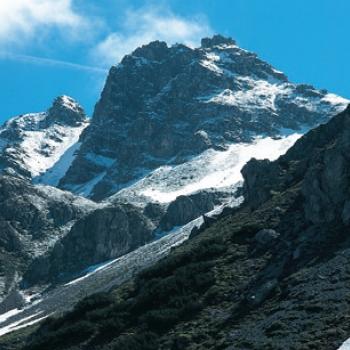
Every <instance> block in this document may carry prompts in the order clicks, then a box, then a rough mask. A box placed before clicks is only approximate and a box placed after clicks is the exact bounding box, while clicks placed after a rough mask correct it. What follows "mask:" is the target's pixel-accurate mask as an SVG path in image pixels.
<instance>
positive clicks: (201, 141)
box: [60, 35, 347, 199]
mask: <svg viewBox="0 0 350 350" xmlns="http://www.w3.org/2000/svg"><path fill="white" fill-rule="evenodd" d="M345 103H347V101H346V100H345V99H341V98H338V97H337V96H335V95H332V94H329V93H328V92H327V91H324V90H317V89H315V88H313V87H312V86H309V85H298V84H293V83H292V82H289V81H288V78H287V77H286V75H284V74H283V73H282V72H280V71H278V70H276V69H275V68H274V67H272V66H271V65H270V64H268V63H267V62H264V61H263V60H261V59H260V58H259V57H258V56H257V55H256V54H254V53H251V52H249V51H247V50H244V49H241V48H240V47H238V46H237V45H236V43H235V41H234V40H233V39H231V38H225V37H223V36H221V35H214V36H213V37H212V38H204V39H203V40H202V47H199V48H194V49H193V48H189V47H186V46H185V45H181V44H176V45H173V46H168V45H167V44H166V43H165V42H161V41H154V42H151V43H149V44H147V45H144V46H142V47H140V48H138V49H136V50H135V51H134V52H133V53H132V54H130V55H127V56H125V57H124V59H123V60H122V61H121V64H120V65H118V66H115V67H113V68H112V69H111V70H110V74H109V76H108V79H107V82H106V85H105V88H104V90H103V92H102V95H101V99H100V101H99V102H98V103H97V105H96V108H95V112H94V115H93V117H92V120H91V127H90V128H89V129H88V130H87V131H86V132H85V133H84V142H83V144H82V146H81V148H80V150H79V153H78V156H77V157H76V158H75V160H74V162H73V164H72V166H71V167H70V169H69V170H68V172H67V173H66V176H65V177H64V178H63V179H62V180H61V182H60V186H61V187H62V188H64V189H68V190H71V191H73V192H76V193H81V194H84V195H88V196H92V197H93V198H95V199H101V198H105V197H107V196H109V195H112V194H114V193H116V192H118V190H120V189H122V188H124V187H126V186H128V184H130V181H135V180H137V179H141V178H142V177H143V176H144V175H145V174H148V173H150V172H152V171H154V170H155V169H157V168H158V167H160V166H162V165H176V164H180V163H183V162H186V159H188V158H189V157H193V156H197V155H199V154H201V153H202V152H204V151H206V150H208V149H214V150H219V149H221V150H223V149H227V147H228V146H229V145H230V144H233V143H242V142H248V143H250V142H252V141H253V140H254V139H255V138H256V137H259V136H271V137H276V136H280V135H281V134H283V133H285V132H291V131H293V130H294V131H301V130H305V129H307V128H311V127H314V126H316V125H318V124H319V123H321V122H325V121H327V120H328V119H329V118H330V117H331V116H332V115H334V114H336V113H337V112H338V111H340V110H342V109H343V108H344V107H345ZM288 130H289V131H288Z"/></svg>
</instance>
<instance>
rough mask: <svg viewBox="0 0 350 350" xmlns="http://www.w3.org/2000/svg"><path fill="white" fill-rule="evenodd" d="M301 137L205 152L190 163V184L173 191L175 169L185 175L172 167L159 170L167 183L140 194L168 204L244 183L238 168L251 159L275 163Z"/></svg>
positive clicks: (259, 140) (264, 141) (177, 167)
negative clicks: (184, 197) (205, 190)
mask: <svg viewBox="0 0 350 350" xmlns="http://www.w3.org/2000/svg"><path fill="white" fill-rule="evenodd" d="M301 136H302V134H299V133H295V134H292V135H289V136H287V137H284V138H281V139H278V140H276V139H272V138H270V137H267V138H258V139H255V140H254V141H253V142H252V143H251V144H246V143H239V144H232V145H230V146H229V147H228V149H227V150H226V151H214V150H208V151H206V152H204V153H203V154H201V155H200V156H198V157H196V158H195V159H194V160H193V161H191V163H192V165H193V170H194V169H195V172H193V171H192V172H191V173H190V174H191V176H192V177H193V181H191V182H189V183H187V184H185V185H184V186H178V188H176V189H175V190H173V188H171V182H170V181H173V179H174V178H173V177H172V176H171V175H173V174H174V173H175V172H176V170H179V171H178V173H179V174H182V175H183V174H184V172H183V171H181V170H180V168H181V167H183V165H182V164H181V165H179V166H176V167H173V168H170V167H162V170H163V171H165V172H168V175H170V176H169V178H168V179H167V181H165V183H164V182H163V183H158V184H156V183H153V184H152V183H151V184H150V185H149V186H147V185H146V186H145V187H143V189H142V190H141V194H142V195H144V196H146V197H150V198H151V199H152V200H154V201H157V202H160V203H169V202H172V201H174V200H175V199H176V197H178V196H180V195H189V194H191V193H194V192H197V191H200V190H204V189H211V188H216V189H220V188H227V187H230V186H234V185H235V184H237V183H238V182H240V181H242V180H243V178H242V174H241V169H242V167H243V166H244V165H245V164H246V163H247V162H248V161H249V160H250V159H251V158H253V157H254V158H256V159H265V158H267V159H270V160H275V159H277V158H278V157H279V156H280V155H281V154H283V153H285V152H286V151H287V150H288V149H289V148H290V147H291V146H292V145H293V144H294V143H295V141H296V140H298V139H299V138H300V137H301ZM158 171H159V170H158ZM163 180H164V178H163ZM169 185H170V186H169ZM172 185H173V184H172Z"/></svg>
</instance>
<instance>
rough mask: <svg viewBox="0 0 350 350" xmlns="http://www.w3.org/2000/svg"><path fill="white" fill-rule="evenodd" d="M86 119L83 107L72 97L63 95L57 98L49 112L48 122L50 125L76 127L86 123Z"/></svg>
mask: <svg viewBox="0 0 350 350" xmlns="http://www.w3.org/2000/svg"><path fill="white" fill-rule="evenodd" d="M86 118H87V116H86V114H85V111H84V109H83V107H82V106H81V105H80V104H79V103H78V102H76V101H75V100H74V99H73V98H72V97H69V96H65V95H63V96H59V97H56V98H55V100H54V101H53V104H52V106H51V107H50V109H49V110H48V111H47V117H46V120H47V122H48V124H52V123H60V124H64V125H70V126H75V125H78V124H80V123H82V122H85V121H86Z"/></svg>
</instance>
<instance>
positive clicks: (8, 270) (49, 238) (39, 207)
mask: <svg viewBox="0 0 350 350" xmlns="http://www.w3.org/2000/svg"><path fill="white" fill-rule="evenodd" d="M96 207H97V206H96V204H95V203H93V202H91V201H89V200H86V199H83V198H79V197H76V196H74V195H72V194H69V193H65V192H62V191H60V190H58V189H54V188H50V187H39V186H33V185H32V184H30V183H29V182H28V181H26V180H23V179H19V178H18V177H13V176H8V175H3V176H1V177H0V301H1V300H2V299H3V298H4V297H5V296H6V294H7V293H8V292H9V291H10V290H12V289H13V288H14V287H15V286H16V285H17V284H18V282H19V281H20V279H21V276H22V275H23V273H24V271H25V270H26V269H27V267H28V266H29V265H30V263H31V262H32V261H33V260H35V259H36V257H38V256H40V255H42V254H44V253H45V252H47V251H48V250H49V249H50V247H52V246H53V245H54V244H55V242H57V241H58V240H59V239H61V238H62V237H64V235H66V234H67V232H68V231H69V229H70V227H71V226H72V225H73V223H74V222H75V221H76V220H78V219H79V218H81V217H83V216H84V215H86V214H87V213H88V212H89V211H91V210H93V209H95V208H96Z"/></svg>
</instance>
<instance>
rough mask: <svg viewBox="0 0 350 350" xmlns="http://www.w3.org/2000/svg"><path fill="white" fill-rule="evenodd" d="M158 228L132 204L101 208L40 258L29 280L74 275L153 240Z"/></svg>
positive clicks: (78, 223)
mask: <svg viewBox="0 0 350 350" xmlns="http://www.w3.org/2000/svg"><path fill="white" fill-rule="evenodd" d="M154 228H155V227H154V225H153V224H152V222H151V221H150V220H149V219H147V218H146V217H145V216H144V215H143V214H142V212H141V211H140V210H139V209H137V208H135V207H133V206H131V205H129V204H125V205H123V204H120V205H115V206H111V207H105V208H101V209H97V210H95V211H93V212H91V213H90V214H88V215H87V216H85V217H83V218H82V219H80V220H78V221H77V222H76V223H75V224H74V226H73V227H72V229H71V230H70V232H69V233H68V234H67V235H66V236H65V237H64V238H63V239H61V240H60V241H58V242H57V243H56V245H55V246H54V248H53V250H52V251H50V252H48V254H46V256H44V257H40V258H39V259H36V260H35V261H34V262H33V263H32V264H31V266H30V268H29V269H28V271H27V273H26V274H25V281H26V283H29V284H30V285H32V284H35V283H38V282H45V281H57V280H64V279H67V278H71V277H72V276H74V274H77V273H80V272H81V271H82V270H84V269H85V268H87V267H88V266H91V265H95V264H98V263H101V262H105V261H107V260H111V259H115V258H117V257H119V256H122V255H124V254H126V253H128V252H130V251H132V250H134V249H136V248H138V247H139V246H142V245H144V244H146V243H148V242H150V241H151V240H152V239H153V238H154V235H153V231H154Z"/></svg>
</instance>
